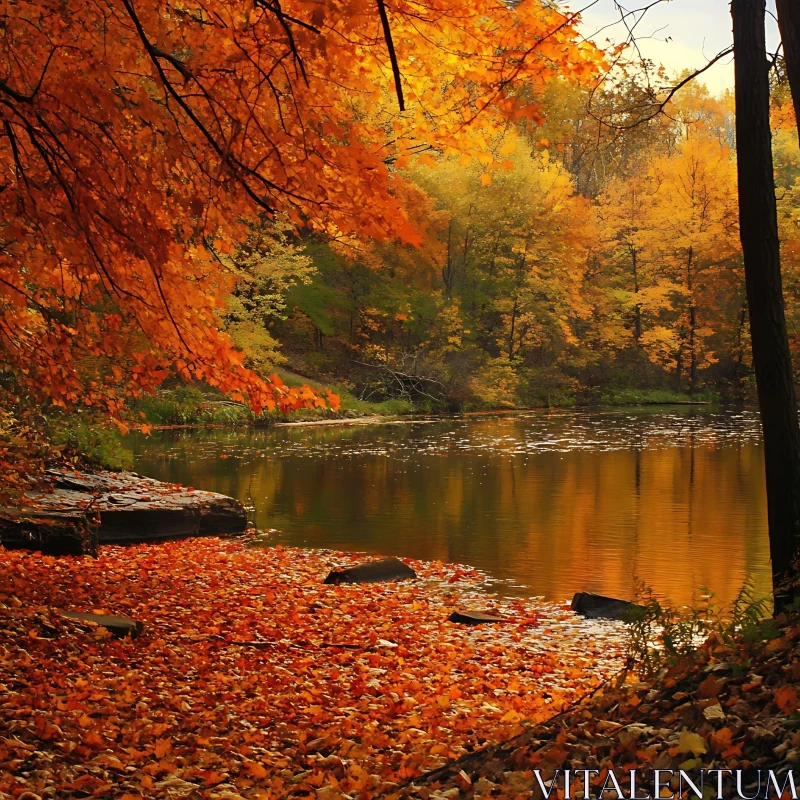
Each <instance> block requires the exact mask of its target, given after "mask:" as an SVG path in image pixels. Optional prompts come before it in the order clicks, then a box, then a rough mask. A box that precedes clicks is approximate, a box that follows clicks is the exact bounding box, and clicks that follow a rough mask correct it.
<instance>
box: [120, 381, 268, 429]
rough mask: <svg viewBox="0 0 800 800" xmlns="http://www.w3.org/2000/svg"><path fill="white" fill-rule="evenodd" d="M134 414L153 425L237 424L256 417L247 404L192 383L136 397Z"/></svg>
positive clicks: (133, 406) (133, 405) (133, 408)
mask: <svg viewBox="0 0 800 800" xmlns="http://www.w3.org/2000/svg"><path fill="white" fill-rule="evenodd" d="M131 408H132V410H133V411H134V413H135V414H138V415H140V416H141V415H144V416H143V419H144V421H145V422H147V423H148V424H150V425H208V424H231V425H232V424H236V423H240V422H246V421H248V420H252V419H253V414H252V413H251V412H250V409H248V408H247V407H246V406H243V405H240V404H238V403H231V402H229V401H226V400H224V399H223V398H222V396H221V395H219V396H214V395H211V396H210V395H208V394H206V393H204V392H203V391H201V390H200V389H198V388H196V387H193V386H182V387H179V388H177V389H165V390H161V391H159V392H157V393H156V394H154V395H151V396H149V397H142V398H139V399H138V400H136V401H135V402H134V403H133V404H132V406H131Z"/></svg>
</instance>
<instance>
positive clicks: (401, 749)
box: [0, 538, 623, 800]
mask: <svg viewBox="0 0 800 800" xmlns="http://www.w3.org/2000/svg"><path fill="white" fill-rule="evenodd" d="M361 559H362V557H361V556H359V555H358V554H343V553H334V552H330V551H324V550H317V551H308V550H295V549H284V548H280V547H273V548H267V549H265V550H260V549H248V548H246V547H245V546H244V545H243V544H242V543H240V542H235V541H229V540H220V539H214V538H206V539H192V540H185V541H181V542H170V543H165V544H160V545H139V546H132V547H128V548H120V547H105V548H103V550H102V552H101V558H100V559H99V560H94V559H89V558H79V557H66V558H60V559H53V558H49V557H42V556H39V555H33V554H28V553H22V552H19V551H14V552H7V551H2V550H0V618H1V619H2V623H1V624H0V654H2V658H0V684H2V685H3V687H4V689H5V691H4V692H2V693H0V708H2V713H0V729H2V738H0V793H5V794H2V795H0V796H5V797H12V798H18V797H20V796H22V795H23V793H24V792H26V791H27V792H33V793H34V794H35V795H38V796H40V797H54V796H55V797H58V798H73V797H76V798H77V797H86V796H89V795H94V796H114V797H117V798H127V799H128V800H130V799H131V798H134V797H148V798H154V797H159V798H160V797H163V798H167V797H170V798H177V797H209V798H211V797H215V798H228V799H229V800H235V798H238V797H244V798H278V797H287V796H294V797H328V798H337V797H343V798H346V797H374V796H378V795H379V794H381V793H386V792H392V791H396V790H397V789H398V788H399V787H400V786H401V785H402V784H404V783H406V782H407V781H408V780H410V779H413V778H415V777H416V776H419V775H421V774H423V773H425V772H426V771H429V770H431V769H433V768H436V767H439V766H442V765H444V764H445V763H446V762H448V761H450V760H452V759H454V758H458V757H460V756H463V755H465V754H467V753H469V752H472V751H474V750H475V749H477V748H480V747H483V746H484V745H485V744H486V743H489V742H493V741H494V742H498V741H502V740H505V739H507V738H509V737H510V736H513V735H515V734H519V733H521V732H522V731H523V730H524V729H525V726H527V725H533V724H538V723H541V722H543V721H544V720H546V719H547V718H549V717H551V716H552V715H553V714H557V713H559V712H560V711H562V710H563V709H564V708H565V707H566V706H567V705H569V704H570V703H572V702H574V701H575V700H576V699H578V698H579V697H581V696H582V695H583V694H585V693H587V692H589V691H592V690H593V689H596V688H597V686H599V685H600V683H601V682H602V681H603V680H604V679H606V678H608V677H609V676H611V675H613V674H615V673H616V672H617V671H618V669H619V667H620V666H621V663H622V649H623V647H622V641H621V640H622V632H621V630H620V627H619V626H617V625H615V624H614V623H603V622H598V623H591V622H587V621H582V620H580V619H579V618H577V617H575V616H574V615H573V614H572V613H571V612H569V611H568V610H566V608H565V607H563V606H557V605H543V604H539V603H536V602H535V601H523V600H513V601H512V600H499V599H497V598H495V597H491V598H487V597H486V596H485V595H483V593H482V592H481V582H482V580H483V576H482V575H481V574H480V573H478V572H476V571H474V570H470V569H469V568H465V567H459V566H457V565H442V564H438V563H423V562H409V563H410V564H411V566H413V568H414V569H415V570H416V571H417V572H418V574H419V575H420V580H418V581H413V582H404V583H399V584H372V585H355V586H350V585H341V586H330V585H324V584H323V583H322V581H323V580H324V578H325V576H326V575H327V573H328V572H329V571H330V570H331V569H333V568H334V567H336V566H342V565H349V564H353V563H356V562H358V561H360V560H361ZM487 605H490V606H491V608H492V609H493V610H495V611H498V612H500V613H501V614H503V615H505V616H508V617H509V618H510V619H512V620H513V622H510V623H503V624H496V625H486V626H477V627H468V626H463V625H458V624H454V623H451V622H448V621H447V617H448V616H449V614H450V613H451V611H452V610H454V609H456V608H459V609H460V608H464V607H472V608H475V607H476V606H477V607H479V608H483V609H486V607H487ZM57 609H73V610H78V611H96V612H101V613H110V614H116V615H120V614H122V615H125V616H130V617H132V618H134V619H136V620H139V621H141V622H143V623H144V630H143V633H142V634H141V636H140V637H139V638H137V639H134V640H130V639H114V638H111V637H110V636H109V635H108V634H107V633H106V632H105V631H104V630H103V629H94V630H92V629H89V628H87V627H86V626H85V625H80V624H78V623H75V622H74V621H70V620H66V619H64V618H63V617H61V616H60V614H59V613H58V611H57ZM30 797H31V795H28V798H30Z"/></svg>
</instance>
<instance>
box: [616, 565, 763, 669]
mask: <svg viewBox="0 0 800 800" xmlns="http://www.w3.org/2000/svg"><path fill="white" fill-rule="evenodd" d="M637 595H638V596H637V602H638V606H639V607H638V608H637V609H636V610H635V611H634V612H633V613H632V614H631V618H630V620H629V622H628V633H629V639H628V659H629V662H630V663H632V664H633V665H634V667H635V668H636V669H637V671H639V672H640V673H641V674H642V675H643V676H645V677H650V676H652V675H654V674H655V673H656V672H658V671H659V670H660V669H661V668H662V667H665V666H672V665H674V664H675V663H677V662H678V661H679V660H682V659H685V658H693V657H695V656H696V655H697V653H698V651H699V647H700V645H702V644H703V642H705V641H706V640H707V639H708V638H709V636H712V635H717V636H718V637H719V638H720V639H722V640H723V641H724V642H733V641H734V640H735V639H736V638H737V637H740V638H743V639H745V640H747V641H761V640H767V639H773V638H775V636H776V635H777V628H776V627H775V625H774V623H773V622H772V620H771V619H770V618H769V617H770V609H771V600H769V599H767V598H760V599H759V598H756V597H755V595H754V590H753V582H752V580H751V579H750V578H748V579H747V580H746V581H745V583H744V586H743V587H742V589H741V591H740V592H739V594H738V595H737V597H736V599H735V600H734V601H733V603H731V604H730V605H729V606H725V607H720V606H718V605H717V604H716V603H715V602H714V595H713V594H712V593H708V592H705V591H704V593H703V595H702V597H701V600H700V602H699V603H698V605H696V606H680V607H674V606H670V605H666V604H664V603H662V602H661V601H660V600H658V599H656V597H655V596H654V595H653V592H652V590H650V589H649V588H647V587H643V586H640V587H639V590H638V592H637Z"/></svg>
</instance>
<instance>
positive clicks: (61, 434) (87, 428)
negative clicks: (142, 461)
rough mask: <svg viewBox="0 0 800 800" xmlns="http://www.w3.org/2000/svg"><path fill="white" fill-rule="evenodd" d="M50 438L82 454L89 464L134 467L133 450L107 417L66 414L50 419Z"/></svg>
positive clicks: (100, 466)
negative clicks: (97, 417)
mask: <svg viewBox="0 0 800 800" xmlns="http://www.w3.org/2000/svg"><path fill="white" fill-rule="evenodd" d="M48 438H49V439H50V441H51V442H52V443H53V444H54V445H56V446H57V447H62V448H64V449H65V450H66V451H71V452H72V453H74V454H75V455H76V456H79V457H80V458H81V460H82V461H84V462H85V465H86V466H89V467H99V468H101V469H111V470H121V469H131V468H132V467H133V452H132V451H131V450H129V449H128V448H127V447H125V446H124V444H123V443H122V434H121V433H120V432H119V431H118V430H117V428H116V427H115V426H114V425H113V424H111V423H109V422H108V421H107V420H98V419H94V418H87V417H84V416H82V415H80V414H73V415H66V416H63V417H57V418H55V419H51V420H49V422H48Z"/></svg>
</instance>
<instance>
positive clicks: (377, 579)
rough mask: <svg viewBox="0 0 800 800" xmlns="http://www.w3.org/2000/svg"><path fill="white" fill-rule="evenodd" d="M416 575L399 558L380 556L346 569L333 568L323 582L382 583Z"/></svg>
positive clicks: (406, 578)
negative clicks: (375, 559)
mask: <svg viewBox="0 0 800 800" xmlns="http://www.w3.org/2000/svg"><path fill="white" fill-rule="evenodd" d="M416 577H417V573H416V572H414V570H413V569H411V567H409V566H408V565H407V564H404V563H403V562H402V561H401V560H400V559H399V558H381V559H379V560H377V561H368V562H367V563H366V564H358V565H357V566H355V567H348V568H347V569H335V570H333V571H332V572H331V573H330V574H329V575H328V577H327V578H325V580H324V583H332V584H339V583H384V582H386V581H407V580H414V578H416Z"/></svg>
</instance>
